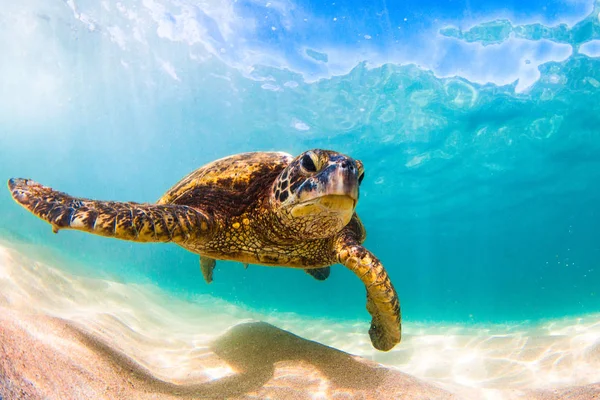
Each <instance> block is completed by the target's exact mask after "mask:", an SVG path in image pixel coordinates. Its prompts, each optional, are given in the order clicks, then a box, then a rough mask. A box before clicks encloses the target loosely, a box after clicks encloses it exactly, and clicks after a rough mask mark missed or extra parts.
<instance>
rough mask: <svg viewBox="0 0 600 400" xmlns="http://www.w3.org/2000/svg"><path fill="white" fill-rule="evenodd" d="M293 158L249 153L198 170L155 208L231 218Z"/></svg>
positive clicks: (168, 193)
mask: <svg viewBox="0 0 600 400" xmlns="http://www.w3.org/2000/svg"><path fill="white" fill-rule="evenodd" d="M293 159H294V158H293V157H292V156H291V155H290V154H287V153H283V152H252V153H242V154H236V155H233V156H229V157H225V158H221V159H219V160H216V161H213V162H211V163H209V164H206V165H205V166H203V167H200V168H198V169H197V170H195V171H194V172H192V173H190V174H189V175H188V176H186V177H185V178H183V179H182V180H181V181H179V182H178V183H177V184H175V186H173V187H172V188H171V189H169V190H168V191H167V192H166V193H165V194H164V195H163V196H162V197H161V198H160V199H159V200H158V204H182V205H188V206H193V207H202V208H203V209H206V210H207V211H209V212H210V211H213V210H214V211H217V210H218V211H220V212H224V213H226V214H230V215H235V214H239V213H241V212H243V210H244V209H246V208H247V207H248V206H250V205H252V204H253V203H254V202H255V201H256V199H257V197H258V196H259V195H260V194H261V193H264V191H266V190H270V189H271V186H272V184H273V182H274V181H275V179H277V176H278V175H279V174H280V173H281V172H282V171H283V169H284V168H285V167H287V166H288V165H289V163H290V162H291V161H292V160H293Z"/></svg>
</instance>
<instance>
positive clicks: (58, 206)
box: [8, 179, 213, 243]
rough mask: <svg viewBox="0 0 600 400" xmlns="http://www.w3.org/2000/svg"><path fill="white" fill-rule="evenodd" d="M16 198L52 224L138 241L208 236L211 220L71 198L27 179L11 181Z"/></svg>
mask: <svg viewBox="0 0 600 400" xmlns="http://www.w3.org/2000/svg"><path fill="white" fill-rule="evenodd" d="M8 188H9V190H10V192H11V194H12V196H13V198H14V199H15V200H16V201H17V202H18V203H19V204H21V205H22V206H23V207H25V208H26V209H27V210H29V211H31V212H32V213H33V214H35V215H36V216H38V217H39V218H41V219H43V220H44V221H46V222H48V223H50V224H51V225H52V230H53V231H54V232H58V231H59V230H60V229H76V230H80V231H85V232H89V233H93V234H96V235H101V236H107V237H114V238H117V239H123V240H132V241H136V242H171V241H172V242H176V243H181V242H185V241H186V240H187V239H188V238H191V237H193V238H194V240H198V238H199V237H200V238H201V237H203V236H207V235H209V234H210V231H211V229H212V225H213V224H212V221H211V220H210V218H208V217H207V216H206V215H204V214H203V213H201V212H200V211H198V210H196V209H194V208H191V207H188V206H183V205H169V204H167V205H157V204H140V203H132V202H126V203H125V202H116V201H96V200H89V199H82V198H76V197H72V196H69V195H68V194H65V193H62V192H58V191H56V190H53V189H51V188H49V187H46V186H42V185H40V184H39V183H36V182H34V181H31V180H28V179H10V180H9V181H8Z"/></svg>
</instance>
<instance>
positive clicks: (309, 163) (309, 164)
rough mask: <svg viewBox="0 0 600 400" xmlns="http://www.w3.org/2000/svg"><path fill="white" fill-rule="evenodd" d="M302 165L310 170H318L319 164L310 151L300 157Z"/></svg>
mask: <svg viewBox="0 0 600 400" xmlns="http://www.w3.org/2000/svg"><path fill="white" fill-rule="evenodd" d="M300 166H301V167H302V168H304V169H305V170H306V171H308V172H317V165H316V164H315V160H314V159H313V157H312V155H311V154H310V153H306V154H305V155H303V156H302V158H301V159H300Z"/></svg>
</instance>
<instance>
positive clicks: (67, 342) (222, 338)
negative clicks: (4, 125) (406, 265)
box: [0, 244, 600, 399]
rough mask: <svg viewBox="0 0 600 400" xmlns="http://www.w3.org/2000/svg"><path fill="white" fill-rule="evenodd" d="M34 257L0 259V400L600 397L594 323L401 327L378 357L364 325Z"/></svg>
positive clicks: (15, 254) (10, 253)
mask: <svg viewBox="0 0 600 400" xmlns="http://www.w3.org/2000/svg"><path fill="white" fill-rule="evenodd" d="M32 249H33V248H32ZM36 254H38V253H35V252H34V251H33V250H31V251H28V250H27V249H26V248H25V247H19V250H17V249H16V248H13V247H12V246H10V245H8V244H5V245H3V246H2V247H0V395H2V394H3V395H4V397H5V398H6V399H9V398H30V397H33V398H35V397H39V398H56V396H58V395H59V394H60V398H67V399H68V398H107V399H110V398H132V396H133V397H135V398H181V397H184V398H190V397H195V398H269V397H270V398H281V399H285V398H289V399H303V398H312V399H317V398H321V399H329V398H340V399H342V398H382V399H383V398H386V399H389V398H403V399H404V398H406V399H409V398H423V399H429V398H432V399H433V398H439V399H442V398H473V399H475V398H477V399H486V398H487V399H504V398H506V399H513V398H514V399H517V398H518V399H522V398H523V399H525V398H526V399H530V398H539V399H551V398H552V399H553V398H564V397H568V398H571V399H575V398H580V399H592V398H600V385H598V383H600V314H596V315H587V316H581V317H578V318H574V317H573V318H564V319H560V320H548V321H545V322H541V323H536V324H514V325H492V326H480V327H478V326H460V325H442V324H423V323H417V322H411V321H405V324H404V326H403V328H404V336H403V341H402V343H401V344H400V345H399V346H397V347H396V348H395V349H394V350H392V351H390V352H388V353H382V352H378V351H376V350H374V349H373V348H372V347H371V344H370V341H369V338H368V335H367V330H368V320H367V317H368V315H367V314H366V313H365V319H364V320H361V321H356V322H347V321H336V320H325V319H310V320H309V319H308V318H306V317H302V316H298V315H294V314H289V313H286V314H284V313H280V314H275V313H271V314H261V313H258V312H255V311H252V310H249V309H245V308H242V307H239V306H237V305H233V304H230V303H227V302H225V301H223V300H219V299H215V298H213V297H210V296H198V297H196V298H195V299H193V301H187V300H182V299H178V298H176V297H174V296H172V295H169V294H168V293H165V292H163V291H162V290H160V288H158V287H156V286H154V285H150V284H131V283H128V284H124V283H119V282H115V281H112V280H110V279H104V278H90V277H84V276H80V275H77V274H75V273H73V272H72V271H71V272H67V270H66V269H64V268H60V266H59V265H56V264H53V263H55V262H56V260H48V259H46V258H43V260H42V258H40V257H39V256H36ZM51 264H52V265H51ZM336 349H337V350H336ZM66 388H71V389H68V390H71V391H70V392H65V390H67V389H66ZM74 388H78V389H74ZM3 390H4V392H3ZM0 397H1V396H0Z"/></svg>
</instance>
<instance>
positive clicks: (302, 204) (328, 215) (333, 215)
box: [271, 149, 364, 239]
mask: <svg viewBox="0 0 600 400" xmlns="http://www.w3.org/2000/svg"><path fill="white" fill-rule="evenodd" d="M363 177H364V168H363V164H362V162H360V161H358V160H354V159H352V158H350V157H348V156H346V155H343V154H340V153H336V152H334V151H328V150H318V149H317V150H309V151H307V152H304V153H302V154H300V155H299V156H298V157H296V158H295V159H294V160H293V161H292V162H291V163H290V164H289V165H288V166H287V167H286V168H285V169H284V170H283V172H282V173H281V174H280V175H279V177H278V178H277V180H276V181H275V183H274V184H273V188H272V194H271V202H272V205H273V206H274V207H273V209H274V210H275V211H276V213H277V214H278V216H279V218H280V220H281V221H282V222H283V224H284V225H285V226H286V228H288V230H289V231H290V232H293V233H294V235H295V236H296V237H301V238H304V239H318V238H325V237H329V236H331V235H333V234H335V233H337V232H339V231H340V230H341V229H342V228H343V227H344V226H346V225H347V224H348V223H349V222H350V219H351V218H352V215H353V214H354V208H355V207H356V203H357V201H358V193H359V186H360V183H361V182H362V179H363Z"/></svg>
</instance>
